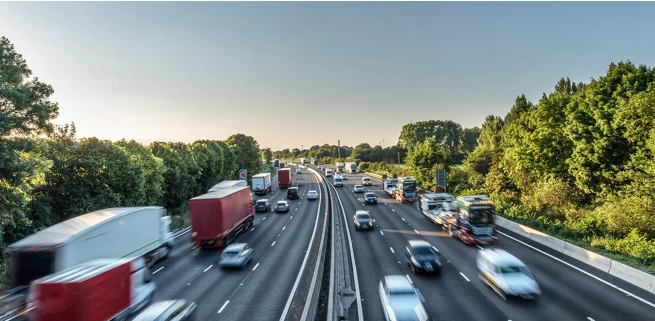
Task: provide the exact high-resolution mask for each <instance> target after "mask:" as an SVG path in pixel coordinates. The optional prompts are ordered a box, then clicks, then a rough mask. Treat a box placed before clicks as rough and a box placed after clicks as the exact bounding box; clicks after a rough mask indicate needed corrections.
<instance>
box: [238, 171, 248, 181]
mask: <svg viewBox="0 0 655 321" xmlns="http://www.w3.org/2000/svg"><path fill="white" fill-rule="evenodd" d="M239 180H241V181H246V180H248V170H247V169H240V170H239Z"/></svg>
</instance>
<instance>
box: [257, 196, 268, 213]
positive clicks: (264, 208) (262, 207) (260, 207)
mask: <svg viewBox="0 0 655 321" xmlns="http://www.w3.org/2000/svg"><path fill="white" fill-rule="evenodd" d="M270 210H271V202H269V201H268V200H267V199H261V200H257V203H255V213H258V212H268V211H270Z"/></svg>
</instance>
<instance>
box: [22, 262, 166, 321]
mask: <svg viewBox="0 0 655 321" xmlns="http://www.w3.org/2000/svg"><path fill="white" fill-rule="evenodd" d="M146 273H147V272H146V267H145V264H144V263H143V261H142V260H139V259H135V260H134V259H132V260H130V259H98V260H91V261H88V262H85V263H82V264H79V265H76V266H74V267H72V268H70V269H67V270H64V271H61V272H58V273H55V274H52V275H49V276H46V277H44V278H41V279H38V280H36V281H34V283H32V285H30V295H29V302H28V306H29V307H30V309H29V310H30V312H29V318H30V320H31V321H109V320H125V319H126V318H127V317H128V316H129V315H131V314H133V313H135V312H136V311H137V310H139V309H140V308H142V307H143V306H146V305H147V304H148V303H150V301H151V300H152V296H153V293H154V290H155V285H154V284H153V283H147V282H145V280H146V275H145V274H146Z"/></svg>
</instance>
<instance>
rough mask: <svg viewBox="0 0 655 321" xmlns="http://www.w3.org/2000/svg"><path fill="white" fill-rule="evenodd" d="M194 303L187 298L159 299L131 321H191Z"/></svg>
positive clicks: (194, 307) (194, 308) (194, 309)
mask: <svg viewBox="0 0 655 321" xmlns="http://www.w3.org/2000/svg"><path fill="white" fill-rule="evenodd" d="M195 311H196V304H195V303H194V302H191V301H187V300H170V301H161V302H157V303H154V304H152V305H150V306H149V307H148V308H147V309H145V310H143V312H141V313H140V314H139V315H137V316H136V318H134V319H132V321H168V320H180V321H192V320H194V319H193V314H194V312H195Z"/></svg>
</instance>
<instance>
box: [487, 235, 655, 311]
mask: <svg viewBox="0 0 655 321" xmlns="http://www.w3.org/2000/svg"><path fill="white" fill-rule="evenodd" d="M496 232H498V233H500V234H502V235H504V236H506V237H508V238H510V239H512V240H514V241H516V242H519V243H521V244H523V245H525V246H527V247H529V248H531V249H533V250H535V251H537V252H539V253H541V254H543V255H546V256H548V257H550V258H551V259H554V260H556V261H558V262H560V263H562V264H566V265H567V266H569V267H571V268H573V269H576V270H578V271H579V272H582V273H584V274H586V275H588V276H590V277H592V278H594V279H596V280H598V281H600V282H603V283H605V284H607V285H609V286H610V287H613V288H615V289H617V290H619V291H621V292H623V293H625V294H627V295H629V296H631V297H633V298H635V299H637V300H639V301H641V302H643V303H646V304H648V305H650V306H651V307H653V308H655V304H653V303H651V302H649V301H646V300H644V299H642V298H640V297H638V296H636V295H634V294H632V293H630V292H628V291H626V290H624V289H622V288H620V287H618V286H616V285H614V284H612V283H609V282H607V281H605V280H603V279H601V278H599V277H597V276H595V275H593V274H591V273H589V272H587V271H585V270H583V269H581V268H579V267H577V266H574V265H572V264H570V263H568V262H565V261H563V260H561V259H559V258H557V257H554V256H552V255H550V254H548V253H546V252H544V251H542V250H540V249H538V248H536V247H534V246H532V245H529V244H526V243H525V242H523V241H520V240H517V239H515V238H513V237H511V236H509V235H507V234H505V233H503V232H501V231H496Z"/></svg>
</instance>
